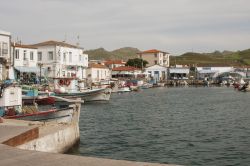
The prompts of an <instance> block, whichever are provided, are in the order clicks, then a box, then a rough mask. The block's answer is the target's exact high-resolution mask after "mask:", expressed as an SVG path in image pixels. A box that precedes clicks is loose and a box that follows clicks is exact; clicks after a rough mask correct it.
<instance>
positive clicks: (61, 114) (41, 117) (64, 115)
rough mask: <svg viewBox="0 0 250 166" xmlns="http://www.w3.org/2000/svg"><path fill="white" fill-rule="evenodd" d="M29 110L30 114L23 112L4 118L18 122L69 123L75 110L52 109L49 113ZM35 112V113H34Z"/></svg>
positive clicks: (70, 108)
mask: <svg viewBox="0 0 250 166" xmlns="http://www.w3.org/2000/svg"><path fill="white" fill-rule="evenodd" d="M26 109H29V112H23V113H21V114H17V115H12V116H8V115H6V116H4V118H5V119H18V120H28V121H46V122H48V121H56V120H60V122H68V121H70V119H71V117H72V115H73V112H74V110H73V108H72V107H68V108H63V109H50V110H47V111H37V110H32V109H31V108H28V107H26ZM32 111H34V112H32Z"/></svg>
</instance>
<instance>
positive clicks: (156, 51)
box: [138, 49, 167, 54]
mask: <svg viewBox="0 0 250 166" xmlns="http://www.w3.org/2000/svg"><path fill="white" fill-rule="evenodd" d="M159 52H163V53H167V52H164V51H160V50H156V49H152V50H146V51H142V52H139V53H138V54H151V53H159Z"/></svg>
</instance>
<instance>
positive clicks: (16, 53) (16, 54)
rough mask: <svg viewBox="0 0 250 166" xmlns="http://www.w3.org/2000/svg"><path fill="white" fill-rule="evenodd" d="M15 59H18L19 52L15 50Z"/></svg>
mask: <svg viewBox="0 0 250 166" xmlns="http://www.w3.org/2000/svg"><path fill="white" fill-rule="evenodd" d="M15 58H16V59H19V50H15Z"/></svg>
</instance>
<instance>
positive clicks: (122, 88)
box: [117, 86, 131, 93]
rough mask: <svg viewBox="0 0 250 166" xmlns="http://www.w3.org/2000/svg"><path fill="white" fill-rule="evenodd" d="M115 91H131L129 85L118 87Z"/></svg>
mask: <svg viewBox="0 0 250 166" xmlns="http://www.w3.org/2000/svg"><path fill="white" fill-rule="evenodd" d="M117 92H118V93H123V92H131V90H130V88H129V87H127V86H125V87H120V88H119V89H118V91H117Z"/></svg>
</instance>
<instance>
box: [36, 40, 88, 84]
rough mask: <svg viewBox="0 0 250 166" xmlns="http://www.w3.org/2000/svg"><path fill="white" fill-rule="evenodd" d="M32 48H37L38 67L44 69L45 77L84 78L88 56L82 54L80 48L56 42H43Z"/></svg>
mask: <svg viewBox="0 0 250 166" xmlns="http://www.w3.org/2000/svg"><path fill="white" fill-rule="evenodd" d="M33 46H34V47H37V48H38V51H37V61H38V65H42V66H43V67H45V73H46V75H47V77H50V78H64V77H65V78H66V77H75V78H78V79H85V78H86V69H87V67H88V55H87V54H84V53H83V49H82V48H80V47H78V46H75V45H71V44H68V43H65V42H58V41H45V42H42V43H38V44H34V45H33Z"/></svg>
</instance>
